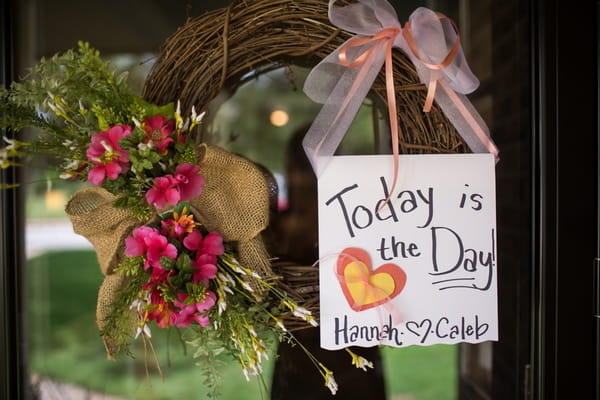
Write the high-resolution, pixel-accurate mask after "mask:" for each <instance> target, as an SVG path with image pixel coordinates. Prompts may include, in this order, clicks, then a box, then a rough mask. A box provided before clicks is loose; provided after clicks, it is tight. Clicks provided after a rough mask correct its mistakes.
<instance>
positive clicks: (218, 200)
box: [66, 144, 273, 358]
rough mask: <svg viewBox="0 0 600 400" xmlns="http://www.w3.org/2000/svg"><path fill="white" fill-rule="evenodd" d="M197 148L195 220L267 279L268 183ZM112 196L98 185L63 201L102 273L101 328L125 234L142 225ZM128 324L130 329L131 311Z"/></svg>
mask: <svg viewBox="0 0 600 400" xmlns="http://www.w3.org/2000/svg"><path fill="white" fill-rule="evenodd" d="M198 150H199V151H198V153H199V163H200V165H201V171H200V172H201V173H202V175H203V176H204V177H205V180H206V183H205V185H204V188H203V190H202V194H201V195H200V196H197V197H194V198H193V199H192V200H191V201H190V203H191V209H192V212H193V213H194V215H195V216H196V220H198V221H200V222H202V223H203V224H204V225H205V226H206V228H207V229H208V230H211V231H212V230H216V231H218V232H219V233H220V234H221V235H222V236H223V239H224V240H225V241H226V242H230V243H232V244H233V245H234V246H235V247H236V253H237V257H238V260H239V262H240V263H241V264H242V265H244V266H245V267H248V268H250V269H252V270H253V271H255V272H257V273H258V274H260V275H261V276H263V277H264V279H271V278H272V275H273V274H272V271H271V264H270V257H269V254H268V252H267V251H266V249H265V246H264V244H263V241H262V238H261V232H262V231H263V230H264V229H265V228H266V227H267V225H268V223H269V187H268V185H267V182H266V180H265V177H264V175H263V173H262V172H261V170H260V169H259V168H258V167H257V166H256V165H254V164H253V163H252V162H250V161H248V160H247V159H245V158H242V157H239V156H236V155H234V154H231V153H229V152H227V151H225V150H223V149H221V148H218V147H216V146H210V145H206V144H202V145H200V146H199V148H198ZM116 199H117V197H116V196H114V195H112V194H111V193H109V192H107V191H106V190H104V189H102V188H90V189H84V190H81V191H79V192H77V193H76V194H75V195H74V196H73V198H72V199H71V200H70V201H69V203H68V204H67V207H66V212H67V215H68V216H69V218H70V219H71V222H72V224H73V230H74V231H75V233H78V234H80V235H82V236H84V237H86V238H87V239H88V240H89V241H90V242H91V243H92V245H93V246H94V249H95V250H96V255H97V257H98V262H99V264H100V269H101V271H102V273H103V274H104V275H105V279H104V282H103V283H102V286H101V287H100V291H99V293H98V302H97V306H96V307H97V308H96V322H97V324H98V328H99V329H100V331H102V330H103V328H104V326H105V321H106V318H107V316H108V315H110V313H111V311H112V304H113V302H114V300H115V299H116V297H117V296H118V292H119V290H120V289H121V288H122V287H123V286H124V285H125V284H126V283H127V281H126V279H125V278H124V277H123V276H121V275H120V274H117V273H114V268H115V267H116V266H117V265H118V264H119V262H120V260H121V257H122V256H123V253H124V250H125V238H126V237H127V236H129V235H130V234H131V231H132V230H133V229H134V228H136V227H137V226H140V225H142V222H141V221H139V220H138V219H137V218H135V217H134V216H133V214H132V213H131V212H130V211H129V210H126V209H117V208H114V206H113V205H114V202H115V200H116ZM247 278H248V280H247V282H248V284H249V285H250V286H251V287H252V289H253V290H254V294H255V296H256V297H257V298H260V296H261V287H260V286H259V285H257V283H256V281H255V280H254V279H253V278H251V277H247ZM131 329H132V331H133V330H134V329H135V324H134V323H133V314H132V325H131ZM102 339H103V341H104V345H105V347H106V352H107V355H108V357H109V358H112V356H113V354H114V352H115V343H114V340H113V339H112V338H110V337H107V336H103V338H102Z"/></svg>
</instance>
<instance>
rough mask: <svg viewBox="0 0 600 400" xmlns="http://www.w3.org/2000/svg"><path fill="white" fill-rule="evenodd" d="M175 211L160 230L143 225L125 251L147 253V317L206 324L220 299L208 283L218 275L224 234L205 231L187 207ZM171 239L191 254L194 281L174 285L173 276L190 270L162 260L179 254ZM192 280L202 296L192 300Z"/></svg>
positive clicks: (160, 323)
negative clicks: (168, 298)
mask: <svg viewBox="0 0 600 400" xmlns="http://www.w3.org/2000/svg"><path fill="white" fill-rule="evenodd" d="M173 214H174V215H173V218H170V219H167V220H164V221H162V225H161V228H160V230H159V229H157V228H153V227H148V226H141V227H139V228H136V229H135V230H134V231H133V233H132V236H130V237H128V238H126V239H125V254H126V255H128V256H131V257H139V256H143V257H145V262H144V269H145V270H147V271H149V272H150V276H149V280H148V282H147V283H146V284H145V285H144V286H143V287H142V289H143V290H145V291H147V292H148V293H149V294H150V295H149V304H148V306H147V308H146V310H145V311H144V318H145V320H147V321H153V320H155V321H156V322H157V324H158V326H159V327H161V328H164V327H167V326H177V327H186V326H188V325H190V324H192V323H193V322H196V323H198V324H199V325H201V326H207V325H208V323H209V322H210V321H209V318H208V311H209V310H210V309H211V308H212V307H213V306H214V305H215V302H216V299H217V298H216V295H215V293H214V292H212V291H211V290H210V289H209V284H210V280H211V279H214V278H215V277H216V275H217V257H218V256H220V255H222V254H223V252H224V247H223V238H222V237H221V235H220V234H219V233H217V232H209V233H207V234H206V235H203V234H202V232H200V230H198V229H197V228H196V224H195V223H194V222H193V216H191V215H188V214H187V211H186V210H185V209H184V211H183V212H182V213H181V215H177V213H173ZM177 226H179V227H177ZM169 239H170V240H169ZM170 241H172V242H178V243H179V244H180V245H181V246H180V248H181V249H182V250H181V251H182V252H186V253H187V254H188V255H189V256H190V258H191V266H192V267H193V271H192V274H191V282H186V283H185V284H183V285H182V287H173V285H172V284H171V282H175V281H177V279H173V278H177V277H178V274H182V275H185V274H186V273H187V274H189V272H187V271H180V270H178V269H177V268H176V267H175V268H170V269H166V268H163V266H162V265H161V263H160V259H161V257H168V258H170V259H172V260H176V259H177V258H178V256H179V254H178V250H177V247H176V246H175V245H174V244H173V243H171V242H170ZM188 276H189V275H188ZM190 283H191V284H192V285H193V286H194V287H196V289H199V292H200V293H202V298H201V299H200V300H199V299H195V300H191V297H190V292H188V290H189V287H188V286H189V284H190ZM195 292H196V293H197V292H198V291H195ZM165 293H170V294H171V295H170V296H171V298H172V297H174V298H175V300H173V301H167V300H166V299H165V297H168V296H164V294H165Z"/></svg>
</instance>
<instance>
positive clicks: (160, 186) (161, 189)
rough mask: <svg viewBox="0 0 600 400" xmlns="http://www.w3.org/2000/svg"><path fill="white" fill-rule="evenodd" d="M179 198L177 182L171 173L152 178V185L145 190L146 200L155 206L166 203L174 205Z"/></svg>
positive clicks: (161, 205)
mask: <svg viewBox="0 0 600 400" xmlns="http://www.w3.org/2000/svg"><path fill="white" fill-rule="evenodd" d="M180 199H181V195H180V193H179V188H178V184H177V181H176V180H175V179H174V178H173V176H172V175H165V176H161V177H158V178H154V186H152V189H150V190H148V191H147V192H146V201H147V202H148V204H151V205H153V206H155V207H156V208H164V207H165V205H167V204H169V205H172V206H174V205H175V204H177V203H179V200H180Z"/></svg>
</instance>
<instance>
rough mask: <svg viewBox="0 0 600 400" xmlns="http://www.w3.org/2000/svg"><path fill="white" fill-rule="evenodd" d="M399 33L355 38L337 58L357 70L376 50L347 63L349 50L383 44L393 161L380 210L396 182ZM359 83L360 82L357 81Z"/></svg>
mask: <svg viewBox="0 0 600 400" xmlns="http://www.w3.org/2000/svg"><path fill="white" fill-rule="evenodd" d="M400 32H401V29H398V28H386V29H382V30H381V31H380V32H379V33H377V34H376V35H374V36H373V37H372V38H357V39H352V40H349V41H348V42H346V44H345V45H343V46H342V47H341V48H340V52H339V55H338V56H339V58H340V63H341V64H342V65H344V66H346V67H349V68H357V67H361V66H362V65H363V64H364V63H365V61H366V60H367V59H369V58H372V57H373V55H374V50H375V49H376V48H375V47H373V46H370V47H369V49H368V50H366V51H365V52H363V53H362V54H360V55H359V56H358V57H356V58H355V60H354V61H349V58H348V56H347V51H348V49H349V48H352V47H357V46H363V45H365V44H373V43H375V42H377V41H379V40H383V41H384V43H385V89H386V95H387V105H388V114H389V117H390V135H391V139H392V152H393V160H394V167H393V168H394V176H393V179H392V186H391V188H390V191H389V193H390V194H389V195H388V197H387V199H386V200H385V201H384V203H383V204H382V205H381V206H380V209H382V208H383V207H385V205H386V204H387V203H388V201H389V200H390V198H391V196H392V193H394V189H395V188H396V181H397V180H398V164H399V158H400V155H399V152H398V113H397V111H396V110H397V107H396V90H395V88H394V70H393V64H392V48H393V45H394V39H395V38H396V36H398V35H399V34H400ZM359 82H360V81H359ZM353 94H354V93H353V92H352V91H351V92H350V93H348V97H351V96H353Z"/></svg>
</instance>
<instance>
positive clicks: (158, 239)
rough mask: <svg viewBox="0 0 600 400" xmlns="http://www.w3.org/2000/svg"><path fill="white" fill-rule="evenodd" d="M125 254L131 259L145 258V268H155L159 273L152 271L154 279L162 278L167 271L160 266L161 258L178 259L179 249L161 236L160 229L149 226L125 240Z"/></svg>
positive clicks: (142, 227)
mask: <svg viewBox="0 0 600 400" xmlns="http://www.w3.org/2000/svg"><path fill="white" fill-rule="evenodd" d="M125 254H126V255H128V256H131V257H139V256H145V257H146V262H145V264H144V268H145V269H148V268H150V267H154V268H156V269H159V270H158V271H156V272H154V271H152V275H153V279H154V278H155V275H156V276H162V274H163V272H168V271H165V270H164V269H163V268H162V266H161V265H160V258H161V257H169V258H172V259H176V258H177V248H176V247H175V246H174V245H172V244H171V243H169V241H168V240H167V238H166V237H164V236H163V235H161V234H160V232H159V231H158V229H155V228H150V227H148V226H140V227H139V228H136V229H134V230H133V232H132V235H131V236H130V237H128V238H126V239H125Z"/></svg>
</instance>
